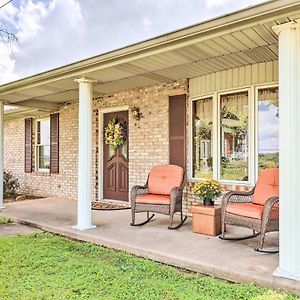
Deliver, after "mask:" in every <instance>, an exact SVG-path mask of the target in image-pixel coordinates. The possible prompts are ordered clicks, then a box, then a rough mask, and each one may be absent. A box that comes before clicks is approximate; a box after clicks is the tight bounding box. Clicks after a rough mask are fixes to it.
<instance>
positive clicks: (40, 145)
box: [36, 118, 50, 171]
mask: <svg viewBox="0 0 300 300" xmlns="http://www.w3.org/2000/svg"><path fill="white" fill-rule="evenodd" d="M36 166H37V168H36V169H37V170H38V171H48V170H49V169H50V119H49V118H47V119H41V120H38V121H37V128H36Z"/></svg>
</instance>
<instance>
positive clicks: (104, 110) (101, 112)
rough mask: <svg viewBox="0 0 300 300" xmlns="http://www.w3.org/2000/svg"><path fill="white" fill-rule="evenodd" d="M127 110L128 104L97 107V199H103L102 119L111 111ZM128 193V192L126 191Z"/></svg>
mask: <svg viewBox="0 0 300 300" xmlns="http://www.w3.org/2000/svg"><path fill="white" fill-rule="evenodd" d="M126 110H128V111H129V105H122V106H113V107H106V108H100V109H98V113H99V124H98V129H99V133H98V141H99V144H98V147H99V149H98V152H99V153H98V161H99V164H98V174H99V175H98V199H97V200H98V201H100V200H103V179H104V174H103V173H104V170H103V159H104V155H103V139H104V128H103V119H104V114H106V113H111V112H118V111H126ZM128 193H129V192H128Z"/></svg>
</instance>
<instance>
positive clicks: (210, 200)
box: [203, 198, 214, 206]
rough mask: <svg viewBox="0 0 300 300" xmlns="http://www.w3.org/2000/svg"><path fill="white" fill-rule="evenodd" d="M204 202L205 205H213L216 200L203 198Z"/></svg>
mask: <svg viewBox="0 0 300 300" xmlns="http://www.w3.org/2000/svg"><path fill="white" fill-rule="evenodd" d="M203 204H204V205H205V206H212V205H214V200H212V199H207V198H204V199H203Z"/></svg>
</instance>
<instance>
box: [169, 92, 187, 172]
mask: <svg viewBox="0 0 300 300" xmlns="http://www.w3.org/2000/svg"><path fill="white" fill-rule="evenodd" d="M185 132H186V95H178V96H171V97H169V147H170V149H169V153H170V158H169V162H170V164H172V165H178V166H180V167H182V168H183V169H185V156H186V154H185V148H186V146H185Z"/></svg>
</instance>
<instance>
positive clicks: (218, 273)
mask: <svg viewBox="0 0 300 300" xmlns="http://www.w3.org/2000/svg"><path fill="white" fill-rule="evenodd" d="M0 216H6V217H9V218H12V219H14V220H16V221H19V222H21V223H24V224H30V225H32V226H35V227H37V228H40V229H43V230H46V231H49V232H52V233H56V234H60V235H63V236H67V237H70V238H74V239H78V240H82V241H86V242H91V243H95V244H98V245H103V246H105V247H109V248H113V249H117V250H123V251H128V252H129V253H132V254H134V255H137V256H141V257H144V258H149V259H153V260H155V261H158V262H162V263H164V264H170V265H174V266H177V267H180V268H184V269H187V270H191V271H196V272H200V273H203V274H207V275H211V276H215V277H219V278H223V279H226V280H229V281H235V282H253V283H255V284H257V285H260V286H268V287H272V288H275V289H278V288H280V289H283V290H287V291H291V292H293V293H296V294H300V287H299V284H298V282H297V281H293V280H288V279H283V278H279V277H274V276H272V273H273V270H274V269H275V268H276V267H277V264H278V255H277V254H276V255H267V254H261V253H257V252H255V251H253V247H254V246H255V245H256V243H257V240H256V239H253V240H248V241H240V242H235V243H233V242H230V241H227V242H224V241H222V240H220V239H219V238H217V237H208V236H204V235H200V234H194V233H192V232H191V220H190V219H189V220H188V221H187V222H186V224H185V225H184V226H183V227H181V228H180V229H179V230H177V231H168V230H166V227H167V225H168V218H167V217H165V216H159V215H156V217H155V219H154V220H153V222H151V223H149V224H148V225H147V226H144V227H142V228H137V227H131V226H129V223H130V210H123V211H114V212H112V211H109V212H107V211H93V213H92V222H93V224H95V225H97V227H96V228H94V229H91V230H88V231H78V230H75V229H74V228H72V226H73V224H74V222H75V221H76V202H74V201H72V200H65V199H62V198H45V199H38V200H30V201H23V202H17V203H10V204H7V205H6V209H5V210H4V211H2V212H1V213H0ZM228 232H230V233H234V234H243V233H245V230H243V229H240V228H236V227H229V228H228ZM277 243H278V234H277V233H274V234H269V235H268V238H267V246H272V247H273V246H276V245H277Z"/></svg>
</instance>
